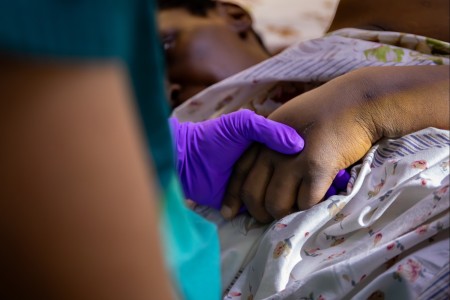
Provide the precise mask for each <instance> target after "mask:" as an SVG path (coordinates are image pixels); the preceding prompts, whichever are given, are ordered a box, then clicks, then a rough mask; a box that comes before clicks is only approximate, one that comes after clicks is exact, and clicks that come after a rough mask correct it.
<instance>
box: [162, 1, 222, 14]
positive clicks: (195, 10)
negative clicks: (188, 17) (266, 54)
mask: <svg viewBox="0 0 450 300" xmlns="http://www.w3.org/2000/svg"><path fill="white" fill-rule="evenodd" d="M215 5H216V2H215V1H214V0H158V9H170V8H185V9H187V10H189V11H190V12H191V13H192V14H195V15H200V16H205V15H206V14H207V11H208V9H211V8H213V7H215Z"/></svg>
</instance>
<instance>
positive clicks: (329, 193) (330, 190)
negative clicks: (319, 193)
mask: <svg viewBox="0 0 450 300" xmlns="http://www.w3.org/2000/svg"><path fill="white" fill-rule="evenodd" d="M337 193H338V190H337V189H336V188H335V187H334V186H333V185H332V186H330V187H329V188H328V191H327V192H326V193H325V198H324V199H328V198H330V197H331V196H334V195H336V194H337Z"/></svg>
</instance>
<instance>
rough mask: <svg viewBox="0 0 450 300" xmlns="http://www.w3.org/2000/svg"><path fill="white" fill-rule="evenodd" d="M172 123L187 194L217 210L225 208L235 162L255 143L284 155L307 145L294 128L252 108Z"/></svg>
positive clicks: (179, 170)
mask: <svg viewBox="0 0 450 300" xmlns="http://www.w3.org/2000/svg"><path fill="white" fill-rule="evenodd" d="M170 124H171V127H172V132H173V134H174V139H175V144H176V154H177V171H178V174H179V176H180V180H181V183H182V186H183V190H184V192H185V196H186V197H187V198H189V199H192V200H193V201H195V202H196V203H198V204H201V205H207V206H211V207H214V208H216V209H220V207H221V204H222V198H223V195H224V193H225V189H226V185H227V182H228V179H229V177H230V175H231V172H232V170H233V166H234V164H235V162H236V161H237V160H238V159H239V157H240V156H241V155H242V153H243V152H244V151H245V150H246V149H247V148H248V146H250V144H251V143H252V142H260V143H263V144H264V145H266V146H267V147H269V148H271V149H273V150H275V151H278V152H281V153H284V154H295V153H298V152H300V151H301V150H302V149H303V146H304V141H303V139H302V138H301V137H300V136H299V135H298V134H297V132H296V131H295V130H294V129H293V128H291V127H289V126H287V125H284V124H281V123H278V122H275V121H271V120H268V119H266V118H264V117H262V116H259V115H257V114H255V113H254V112H252V111H250V110H240V111H237V112H234V113H231V114H227V115H223V116H221V117H220V118H218V119H214V120H208V121H204V122H199V123H190V122H187V123H179V122H178V121H177V120H176V119H174V118H171V119H170Z"/></svg>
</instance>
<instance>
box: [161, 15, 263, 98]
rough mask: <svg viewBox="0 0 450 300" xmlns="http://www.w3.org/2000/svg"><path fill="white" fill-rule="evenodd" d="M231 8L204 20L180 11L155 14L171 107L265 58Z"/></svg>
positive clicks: (248, 27)
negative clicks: (164, 60) (164, 61)
mask: <svg viewBox="0 0 450 300" xmlns="http://www.w3.org/2000/svg"><path fill="white" fill-rule="evenodd" d="M228 8H230V7H228ZM234 8H235V7H234ZM234 8H233V7H231V10H226V11H225V10H221V9H219V8H215V9H211V10H209V11H208V14H207V15H206V16H197V15H194V14H191V13H190V12H189V11H187V10H186V9H183V8H176V9H166V10H162V11H160V12H159V13H158V22H159V28H160V34H161V38H162V42H163V47H164V49H165V55H166V63H167V66H166V67H167V72H168V77H169V81H170V86H171V91H170V95H171V96H170V98H171V99H170V100H171V105H172V106H173V107H175V106H177V105H179V104H181V103H182V102H184V101H185V100H187V99H188V98H190V97H191V96H193V95H195V94H196V93H198V92H200V91H201V90H203V89H205V88H207V87H208V86H210V85H212V84H214V83H216V82H218V81H220V80H222V79H225V78H227V77H229V76H230V75H233V74H235V73H237V72H239V71H241V70H243V69H246V68H248V67H250V66H252V65H254V64H257V63H259V62H261V61H263V60H264V59H266V58H268V57H269V54H268V53H267V51H266V50H265V49H264V47H263V46H262V45H261V44H260V43H259V41H258V39H257V37H256V35H255V34H254V32H253V30H252V28H251V20H250V19H249V17H248V15H247V17H245V16H244V15H243V14H245V12H244V11H242V9H241V10H238V9H236V10H233V9H234ZM246 18H248V19H246Z"/></svg>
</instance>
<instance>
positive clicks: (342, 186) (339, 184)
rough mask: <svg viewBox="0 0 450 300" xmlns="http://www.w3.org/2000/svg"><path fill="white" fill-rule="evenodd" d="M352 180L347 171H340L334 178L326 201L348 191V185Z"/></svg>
mask: <svg viewBox="0 0 450 300" xmlns="http://www.w3.org/2000/svg"><path fill="white" fill-rule="evenodd" d="M349 180H350V174H349V173H348V172H347V170H340V171H339V172H338V173H337V175H336V177H334V180H333V184H332V185H331V186H330V188H329V189H328V191H327V193H326V194H325V199H327V198H329V197H331V196H333V195H336V194H337V193H339V192H341V191H345V190H346V189H347V183H348V181H349Z"/></svg>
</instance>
